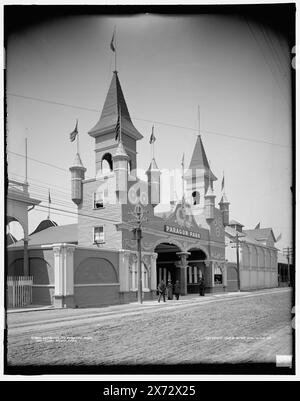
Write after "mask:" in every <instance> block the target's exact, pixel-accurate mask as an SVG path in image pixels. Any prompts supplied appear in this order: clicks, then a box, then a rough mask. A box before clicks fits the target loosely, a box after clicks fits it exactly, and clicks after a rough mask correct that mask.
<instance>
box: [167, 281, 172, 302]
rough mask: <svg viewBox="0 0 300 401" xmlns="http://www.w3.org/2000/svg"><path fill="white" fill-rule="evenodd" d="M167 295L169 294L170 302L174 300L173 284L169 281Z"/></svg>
mask: <svg viewBox="0 0 300 401" xmlns="http://www.w3.org/2000/svg"><path fill="white" fill-rule="evenodd" d="M167 294H168V300H172V299H173V284H172V282H171V280H169V281H168V285H167Z"/></svg>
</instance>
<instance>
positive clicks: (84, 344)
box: [7, 288, 292, 366]
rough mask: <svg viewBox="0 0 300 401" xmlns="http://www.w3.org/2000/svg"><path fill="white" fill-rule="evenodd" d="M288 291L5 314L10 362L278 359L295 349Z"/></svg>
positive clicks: (106, 363) (166, 361)
mask: <svg viewBox="0 0 300 401" xmlns="http://www.w3.org/2000/svg"><path fill="white" fill-rule="evenodd" d="M291 310H292V305H291V290H290V289H289V288H281V289H279V288H275V289H270V290H261V291H257V292H248V293H227V294H220V295H207V296H205V297H199V296H197V295H196V294H193V295H190V296H186V297H182V298H181V299H180V300H179V301H175V300H173V301H168V302H166V303H163V302H161V303H160V304H158V303H157V302H156V301H147V302H144V303H143V304H142V305H139V304H136V303H133V304H128V305H115V306H110V307H104V308H88V309H48V310H39V311H26V312H17V313H12V312H9V313H8V314H7V324H8V343H7V347H8V348H7V359H8V364H9V365H18V366H21V365H101V364H105V365H117V364H121V365H126V364H147V365H149V364H160V365H162V364H178V363H181V364H183V363H185V364H186V363H188V364H190V363H245V362H246V363H247V362H256V363H261V362H275V360H276V355H290V354H292V343H291V340H292V329H291Z"/></svg>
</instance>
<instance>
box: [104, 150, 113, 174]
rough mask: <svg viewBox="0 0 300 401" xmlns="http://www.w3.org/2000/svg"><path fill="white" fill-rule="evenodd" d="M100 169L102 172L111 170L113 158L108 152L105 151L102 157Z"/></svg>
mask: <svg viewBox="0 0 300 401" xmlns="http://www.w3.org/2000/svg"><path fill="white" fill-rule="evenodd" d="M101 171H102V173H104V172H111V171H113V160H112V155H111V154H110V153H105V155H104V156H103V157H102V161H101Z"/></svg>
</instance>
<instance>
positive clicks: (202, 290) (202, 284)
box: [199, 277, 205, 297]
mask: <svg viewBox="0 0 300 401" xmlns="http://www.w3.org/2000/svg"><path fill="white" fill-rule="evenodd" d="M199 295H200V296H201V297H204V295H205V282H204V278H203V277H201V278H200V281H199Z"/></svg>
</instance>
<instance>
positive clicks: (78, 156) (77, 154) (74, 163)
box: [73, 153, 83, 167]
mask: <svg viewBox="0 0 300 401" xmlns="http://www.w3.org/2000/svg"><path fill="white" fill-rule="evenodd" d="M73 166H76V167H77V166H80V167H83V164H82V161H81V158H80V154H79V153H76V156H75V159H74V161H73Z"/></svg>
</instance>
